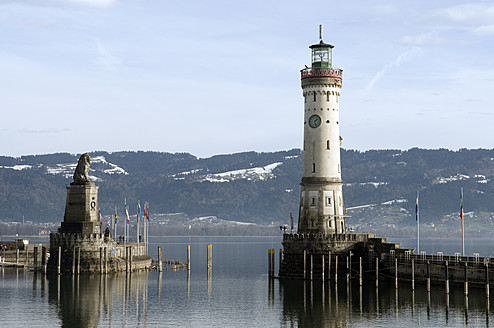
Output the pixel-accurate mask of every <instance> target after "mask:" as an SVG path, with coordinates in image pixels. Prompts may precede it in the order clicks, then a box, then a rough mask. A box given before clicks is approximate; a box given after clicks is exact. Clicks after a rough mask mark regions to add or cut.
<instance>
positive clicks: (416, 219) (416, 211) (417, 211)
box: [415, 191, 419, 222]
mask: <svg viewBox="0 0 494 328" xmlns="http://www.w3.org/2000/svg"><path fill="white" fill-rule="evenodd" d="M418 220H419V192H418V191H417V198H416V200H415V221H417V222H418Z"/></svg>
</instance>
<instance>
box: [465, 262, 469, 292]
mask: <svg viewBox="0 0 494 328" xmlns="http://www.w3.org/2000/svg"><path fill="white" fill-rule="evenodd" d="M467 295H468V262H467V261H465V296H467Z"/></svg>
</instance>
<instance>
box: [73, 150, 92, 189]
mask: <svg viewBox="0 0 494 328" xmlns="http://www.w3.org/2000/svg"><path fill="white" fill-rule="evenodd" d="M90 163H91V157H89V154H88V153H84V154H82V155H81V157H80V158H79V162H77V167H76V168H75V172H74V183H88V182H90V180H89V176H88V173H89V164H90Z"/></svg>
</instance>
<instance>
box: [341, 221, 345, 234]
mask: <svg viewBox="0 0 494 328" xmlns="http://www.w3.org/2000/svg"><path fill="white" fill-rule="evenodd" d="M340 223H341V233H344V232H345V230H343V222H340Z"/></svg>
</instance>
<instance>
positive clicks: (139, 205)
mask: <svg viewBox="0 0 494 328" xmlns="http://www.w3.org/2000/svg"><path fill="white" fill-rule="evenodd" d="M140 211H141V204H140V203H139V202H137V229H136V230H137V252H139V214H141V213H140ZM137 254H139V253H137Z"/></svg>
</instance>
